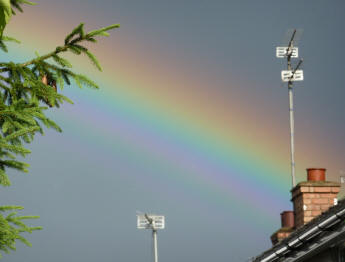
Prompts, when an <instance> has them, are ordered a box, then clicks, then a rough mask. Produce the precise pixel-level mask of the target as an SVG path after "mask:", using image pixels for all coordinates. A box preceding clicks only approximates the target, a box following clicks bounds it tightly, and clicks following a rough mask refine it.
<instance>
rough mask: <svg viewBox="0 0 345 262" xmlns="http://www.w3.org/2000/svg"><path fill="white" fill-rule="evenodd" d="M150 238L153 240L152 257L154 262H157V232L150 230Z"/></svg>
mask: <svg viewBox="0 0 345 262" xmlns="http://www.w3.org/2000/svg"><path fill="white" fill-rule="evenodd" d="M152 238H153V255H154V262H158V249H157V230H156V229H154V228H153V229H152Z"/></svg>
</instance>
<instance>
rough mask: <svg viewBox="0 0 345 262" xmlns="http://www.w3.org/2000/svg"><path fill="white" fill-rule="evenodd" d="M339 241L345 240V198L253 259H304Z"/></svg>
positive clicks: (262, 260)
mask: <svg viewBox="0 0 345 262" xmlns="http://www.w3.org/2000/svg"><path fill="white" fill-rule="evenodd" d="M337 241H342V242H344V241H345V199H342V200H340V201H339V202H338V204H337V205H336V206H333V207H331V208H330V209H328V210H327V211H326V212H324V213H322V214H321V215H320V216H318V217H316V218H314V219H313V220H311V221H310V222H309V223H307V224H305V225H304V226H302V227H300V228H299V229H297V230H296V231H294V232H293V233H291V234H290V236H289V237H287V238H285V239H283V240H282V241H281V242H279V243H278V244H276V245H275V246H273V247H272V248H270V249H268V250H267V251H265V252H263V253H262V254H261V255H259V256H257V257H255V258H253V259H252V261H253V262H259V261H260V262H270V261H276V262H277V261H282V260H284V261H289V262H297V261H303V260H304V259H306V258H307V257H310V256H312V255H313V254H315V253H317V252H320V251H321V250H322V249H324V248H327V247H328V246H330V245H331V244H334V243H335V242H337Z"/></svg>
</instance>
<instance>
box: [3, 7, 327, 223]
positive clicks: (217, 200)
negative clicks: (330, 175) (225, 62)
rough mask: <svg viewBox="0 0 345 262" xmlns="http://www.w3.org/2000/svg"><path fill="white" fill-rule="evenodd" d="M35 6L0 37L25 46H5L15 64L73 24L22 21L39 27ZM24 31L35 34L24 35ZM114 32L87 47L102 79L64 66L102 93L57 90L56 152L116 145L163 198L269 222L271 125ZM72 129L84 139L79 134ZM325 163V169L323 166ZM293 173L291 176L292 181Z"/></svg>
mask: <svg viewBox="0 0 345 262" xmlns="http://www.w3.org/2000/svg"><path fill="white" fill-rule="evenodd" d="M44 8H47V7H44V6H43V7H42V8H41V9H40V8H38V7H36V8H32V9H27V10H26V12H25V13H24V14H23V15H19V16H18V17H14V18H13V21H12V23H11V24H10V25H9V27H8V28H7V32H8V34H9V35H13V36H15V37H17V38H19V39H21V40H23V42H24V43H26V45H24V44H22V45H21V46H20V48H19V47H18V46H13V47H12V50H13V48H15V50H16V51H15V56H14V57H11V59H13V60H15V61H23V60H25V59H26V58H29V57H31V56H32V55H33V53H34V51H35V50H39V51H40V53H44V52H46V51H49V50H50V48H51V47H55V46H56V45H57V44H59V43H60V42H61V40H62V39H63V37H64V36H65V34H66V33H68V32H66V31H65V29H66V28H72V27H73V25H77V23H74V22H75V21H71V20H64V21H60V22H59V25H57V24H55V23H54V22H53V20H54V19H52V21H49V20H48V22H47V24H44V25H42V24H39V21H38V20H32V19H28V18H29V17H35V16H43V17H45V18H46V20H47V18H48V14H42V13H40V12H42V10H44ZM49 8H52V7H51V6H50V7H49ZM102 22H103V21H102ZM115 22H117V21H115ZM24 23H25V29H22V28H24V27H23V24H24ZM71 24H72V26H71ZM102 25H104V24H102ZM27 28H35V31H34V30H32V32H29V33H30V34H28V32H27ZM48 28H49V29H48ZM62 28H63V29H62ZM122 30H123V31H125V30H126V29H125V26H123V28H120V29H119V31H118V32H115V31H114V32H113V33H112V36H111V37H110V38H109V39H105V40H102V41H101V43H99V45H97V46H96V48H95V49H94V50H95V53H96V55H97V56H98V57H99V59H100V61H101V64H102V65H103V68H104V72H102V73H98V72H96V71H95V70H94V69H93V68H92V67H91V66H90V65H89V64H88V63H85V61H86V58H85V59H84V58H76V59H74V61H76V63H75V67H76V68H78V70H79V71H81V72H87V74H88V75H92V78H93V79H94V80H95V81H96V82H98V83H99V84H100V86H101V87H102V90H101V91H93V90H82V91H80V90H78V89H77V88H67V87H66V89H65V90H64V92H65V94H66V95H67V96H69V97H71V98H72V100H74V101H76V104H77V105H76V106H74V107H69V106H67V108H68V109H64V110H62V113H61V114H59V115H58V122H59V123H60V124H61V126H62V127H64V126H66V125H68V126H72V127H73V128H72V129H73V130H75V132H74V133H68V134H65V136H66V144H67V143H68V142H69V140H73V137H74V136H81V137H82V138H83V139H85V141H86V142H87V143H88V144H90V145H92V144H93V143H98V144H100V145H101V146H102V148H103V149H104V152H105V155H106V156H105V157H107V158H109V159H111V150H112V148H114V147H121V148H123V149H124V150H127V151H128V152H130V153H128V154H130V155H131V156H132V157H133V158H135V159H136V160H135V161H152V164H153V165H157V166H160V167H164V170H170V171H169V172H167V173H166V174H162V176H161V177H154V176H152V177H147V180H146V183H148V184H153V183H155V184H156V185H159V186H160V187H162V188H163V189H162V190H164V191H165V192H169V194H170V195H171V196H176V191H181V192H184V194H187V192H188V194H191V195H193V196H194V198H195V202H198V201H204V202H207V203H209V204H210V205H214V206H216V207H220V208H219V209H221V208H224V207H227V208H229V209H231V208H232V209H236V210H241V212H240V213H241V215H242V217H248V218H246V219H248V220H251V218H250V214H253V213H256V214H257V215H258V216H261V217H263V218H266V219H268V220H269V221H271V222H273V221H274V223H275V222H276V221H277V216H278V215H277V210H283V209H290V208H291V207H290V206H289V201H288V200H289V197H290V196H289V188H290V178H289V158H288V144H287V139H288V135H287V133H286V137H283V138H282V136H283V135H282V133H281V132H280V131H281V130H282V129H281V127H280V122H278V121H274V124H273V121H272V119H270V118H269V117H267V116H266V115H265V114H262V115H261V114H260V106H259V105H257V104H255V103H253V101H252V100H251V98H250V96H249V94H243V93H241V91H239V90H238V87H239V86H240V85H243V83H241V84H240V83H230V84H226V83H222V82H221V81H220V80H219V79H207V78H206V76H205V75H204V74H203V70H202V69H198V67H197V66H196V67H194V68H189V67H188V66H186V65H188V62H186V63H184V60H183V58H181V57H173V56H169V55H165V56H164V55H163V54H161V56H160V55H157V54H152V53H150V52H148V53H145V52H143V50H142V49H141V47H140V45H139V44H135V43H133V42H131V41H128V42H126V41H127V40H128V39H131V36H130V35H128V34H127V33H126V32H122ZM39 32H41V33H39ZM42 32H44V34H42ZM42 39H44V40H42ZM11 54H13V53H11ZM109 54H111V56H110V57H109ZM162 56H163V58H162ZM1 58H2V59H5V58H6V59H8V58H9V57H8V56H6V55H5V54H1ZM162 61H169V62H164V63H163V62H162ZM166 63H168V65H167V66H165V64H166ZM163 64H164V66H162V65H163ZM195 68H196V69H195ZM247 84H248V85H249V84H253V82H250V81H248V83H247ZM227 85H228V86H227ZM215 86H223V87H224V88H225V89H216V88H213V87H215ZM210 90H214V91H213V92H212V93H211V94H210V93H209V92H210ZM224 90H226V91H224ZM249 105H251V106H249ZM286 120H287V119H286ZM279 121H282V120H279ZM272 125H273V127H274V128H272V129H273V131H271V133H267V132H266V130H267V129H266V127H268V126H272ZM81 127H83V130H87V131H85V132H83V133H82V134H80V133H79V132H78V130H79V129H80V128H81ZM270 130H271V128H270ZM95 134H97V135H95ZM90 137H93V138H94V141H92V140H90V139H89V138H90ZM96 140H97V142H96ZM282 148H283V149H282ZM305 152H306V151H303V155H306V154H304V153H305ZM145 159H146V160H145ZM153 160H155V161H153ZM299 161H300V162H303V161H307V157H306V156H301V157H300V158H299ZM327 161H328V162H329V164H332V159H327ZM303 169H304V168H301V169H300V170H298V171H299V173H300V174H302V175H304V174H303V173H304V172H303ZM138 172H139V171H138ZM302 175H301V176H300V177H299V180H301V178H302ZM238 219H239V220H240V219H241V218H238Z"/></svg>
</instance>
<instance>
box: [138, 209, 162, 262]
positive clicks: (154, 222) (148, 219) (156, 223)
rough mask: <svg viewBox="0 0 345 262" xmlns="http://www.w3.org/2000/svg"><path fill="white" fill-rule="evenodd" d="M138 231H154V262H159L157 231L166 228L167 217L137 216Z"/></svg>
mask: <svg viewBox="0 0 345 262" xmlns="http://www.w3.org/2000/svg"><path fill="white" fill-rule="evenodd" d="M137 228H138V229H152V241H153V254H154V258H153V259H154V262H158V249H157V230H158V229H164V228H165V217H164V216H159V215H153V214H151V215H148V214H142V215H137Z"/></svg>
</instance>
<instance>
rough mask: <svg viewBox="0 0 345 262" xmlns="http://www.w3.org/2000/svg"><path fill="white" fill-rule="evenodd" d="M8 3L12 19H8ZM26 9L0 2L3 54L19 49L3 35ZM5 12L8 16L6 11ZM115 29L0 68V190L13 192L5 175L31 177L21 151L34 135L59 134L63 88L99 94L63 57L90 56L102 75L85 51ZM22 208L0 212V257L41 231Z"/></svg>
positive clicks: (19, 0) (80, 36) (78, 32)
mask: <svg viewBox="0 0 345 262" xmlns="http://www.w3.org/2000/svg"><path fill="white" fill-rule="evenodd" d="M8 3H10V6H11V13H10V14H8ZM24 4H29V5H33V4H34V3H32V2H29V1H27V0H0V30H1V32H0V49H1V50H2V51H4V52H8V48H7V45H6V44H7V42H9V41H12V42H16V43H19V41H18V40H16V39H15V38H13V37H9V36H6V35H3V33H2V32H3V29H4V28H5V26H6V23H7V22H8V21H9V18H10V16H11V15H14V14H16V13H15V12H16V11H20V12H22V11H23V9H22V6H23V5H24ZM4 9H5V10H4ZM118 27H119V25H117V24H114V25H111V26H108V27H104V28H100V29H97V30H94V31H91V32H85V31H84V24H80V25H79V26H77V27H76V28H75V29H73V30H72V32H71V33H70V34H68V35H67V36H66V38H65V40H64V42H63V45H61V46H58V47H56V48H55V50H53V51H52V52H50V53H48V54H45V55H39V54H36V57H35V58H33V59H31V60H29V61H25V62H22V63H14V62H0V185H2V186H9V185H10V184H11V183H10V179H9V177H8V175H7V170H11V169H16V170H19V171H23V172H28V170H27V168H28V166H29V165H28V164H26V163H24V162H21V161H18V160H17V157H18V156H22V157H25V156H26V155H27V154H29V153H30V151H29V150H28V149H26V148H25V147H24V146H23V145H24V144H25V143H30V142H32V141H33V139H34V137H35V134H36V133H41V134H43V127H46V128H53V129H55V130H57V131H59V132H61V129H60V127H59V126H58V125H57V124H56V123H55V122H54V121H53V120H51V119H49V118H48V117H47V116H46V112H47V110H49V108H51V107H60V106H61V105H62V104H63V102H68V103H72V101H71V100H69V99H68V98H67V97H65V96H64V95H62V94H61V90H62V89H63V88H64V86H65V85H71V83H73V82H74V83H75V84H76V85H77V86H78V87H80V88H82V87H83V86H86V87H91V88H98V86H97V84H96V83H95V82H93V81H92V80H91V79H89V78H87V77H86V76H84V75H81V74H77V73H75V72H73V71H72V69H71V68H72V64H71V63H70V62H69V61H68V60H67V59H66V58H64V57H63V54H64V53H67V52H72V53H74V54H76V55H86V57H88V58H89V59H90V60H91V62H92V63H93V64H94V65H95V67H96V68H97V69H98V70H100V71H101V70H102V69H101V66H100V64H99V62H98V60H97V59H96V57H95V56H94V55H93V54H92V53H91V52H90V51H89V49H88V48H87V47H85V43H87V42H92V43H96V42H97V39H96V38H97V37H99V36H109V33H108V31H109V30H111V29H114V28H118ZM20 209H22V207H20V206H1V207H0V257H1V252H5V253H8V252H9V251H10V250H15V249H16V245H15V244H16V242H17V241H18V240H19V241H22V242H23V243H25V244H27V245H30V243H29V242H28V241H27V240H26V239H25V238H24V237H23V235H22V233H24V232H28V233H31V232H32V231H34V230H38V229H41V228H40V227H29V226H26V225H25V224H24V220H26V219H33V218H37V216H18V215H17V211H18V210H20Z"/></svg>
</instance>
